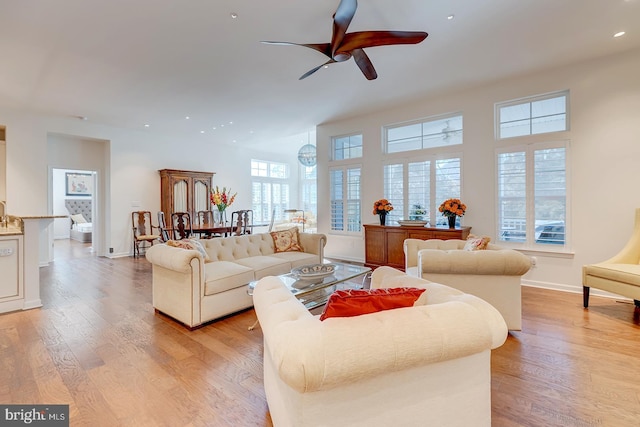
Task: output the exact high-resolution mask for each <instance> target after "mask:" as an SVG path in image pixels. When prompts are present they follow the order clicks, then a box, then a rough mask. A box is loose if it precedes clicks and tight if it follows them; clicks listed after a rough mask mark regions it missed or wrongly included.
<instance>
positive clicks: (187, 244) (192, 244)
mask: <svg viewBox="0 0 640 427" xmlns="http://www.w3.org/2000/svg"><path fill="white" fill-rule="evenodd" d="M167 246H173V247H174V248H182V249H190V250H193V251H198V252H200V254H201V255H202V258H204V261H205V262H207V261H211V258H210V257H209V254H208V253H207V250H206V249H205V248H204V246H202V243H200V242H198V241H197V240H191V239H182V240H168V241H167Z"/></svg>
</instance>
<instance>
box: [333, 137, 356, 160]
mask: <svg viewBox="0 0 640 427" xmlns="http://www.w3.org/2000/svg"><path fill="white" fill-rule="evenodd" d="M331 153H332V156H331V159H332V160H347V159H357V158H360V157H362V135H361V134H355V135H346V136H336V137H333V138H332V139H331Z"/></svg>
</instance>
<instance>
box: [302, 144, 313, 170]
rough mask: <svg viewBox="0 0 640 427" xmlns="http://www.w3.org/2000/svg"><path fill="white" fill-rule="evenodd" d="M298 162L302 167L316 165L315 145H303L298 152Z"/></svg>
mask: <svg viewBox="0 0 640 427" xmlns="http://www.w3.org/2000/svg"><path fill="white" fill-rule="evenodd" d="M298 161H299V162H300V164H302V165H303V166H315V165H316V147H315V145H311V144H305V145H303V146H302V147H300V150H298Z"/></svg>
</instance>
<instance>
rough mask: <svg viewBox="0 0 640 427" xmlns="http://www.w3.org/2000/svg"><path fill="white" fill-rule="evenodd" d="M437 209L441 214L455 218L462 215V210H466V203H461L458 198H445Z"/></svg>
mask: <svg viewBox="0 0 640 427" xmlns="http://www.w3.org/2000/svg"><path fill="white" fill-rule="evenodd" d="M438 210H439V211H440V212H441V213H442V216H446V217H447V218H451V217H454V218H455V217H457V216H462V215H464V212H465V211H466V210H467V205H465V204H464V203H462V202H461V201H460V199H447V200H445V201H444V202H442V204H441V205H440V207H439V208H438Z"/></svg>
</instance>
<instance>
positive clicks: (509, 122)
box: [496, 91, 569, 139]
mask: <svg viewBox="0 0 640 427" xmlns="http://www.w3.org/2000/svg"><path fill="white" fill-rule="evenodd" d="M568 104H569V91H563V92H555V93H551V94H547V95H538V96H532V97H528V98H523V99H518V100H514V101H508V102H502V103H499V104H496V135H497V139H505V138H513V137H518V136H525V135H536V134H542V133H550V132H561V131H566V130H568V129H569V126H568V123H569V118H568V108H567V106H568Z"/></svg>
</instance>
